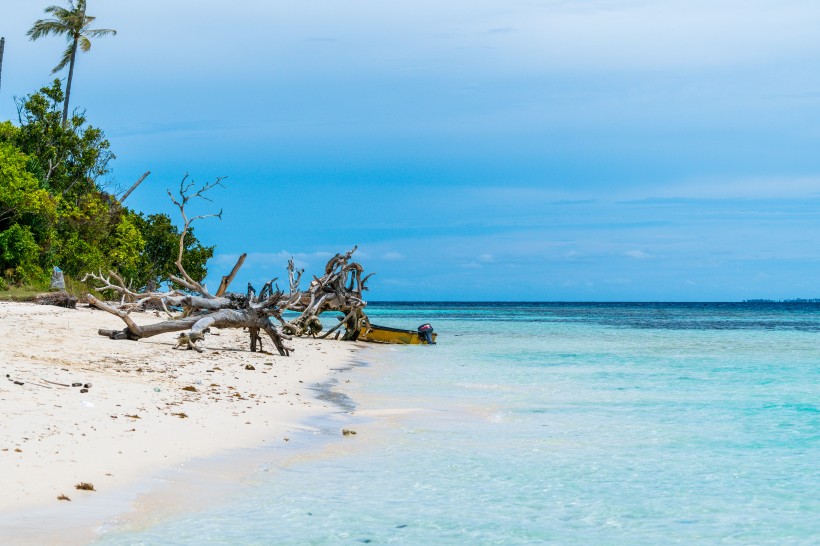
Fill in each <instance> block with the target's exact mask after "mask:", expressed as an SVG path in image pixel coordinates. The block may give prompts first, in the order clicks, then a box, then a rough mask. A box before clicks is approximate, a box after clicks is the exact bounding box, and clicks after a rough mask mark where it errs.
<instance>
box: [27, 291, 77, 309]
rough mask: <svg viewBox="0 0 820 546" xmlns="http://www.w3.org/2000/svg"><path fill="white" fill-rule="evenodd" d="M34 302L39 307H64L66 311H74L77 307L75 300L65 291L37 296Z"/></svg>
mask: <svg viewBox="0 0 820 546" xmlns="http://www.w3.org/2000/svg"><path fill="white" fill-rule="evenodd" d="M34 302H35V303H37V304H39V305H55V306H57V307H66V308H68V309H74V308H76V307H77V298H75V297H74V296H72V295H71V294H69V293H68V292H65V291H61V292H49V293H46V294H38V295H37V296H36V297H35V298H34Z"/></svg>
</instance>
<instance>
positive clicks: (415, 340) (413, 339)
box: [359, 324, 436, 345]
mask: <svg viewBox="0 0 820 546" xmlns="http://www.w3.org/2000/svg"><path fill="white" fill-rule="evenodd" d="M359 341H372V342H373V343H400V344H404V345H427V343H426V342H425V341H422V339H421V337H420V336H419V333H418V331H417V330H402V329H401V328H390V327H388V326H376V325H375V324H371V325H370V331H369V332H368V331H367V327H365V326H363V327H362V329H361V330H360V331H359ZM435 342H436V333H435V332H433V343H435Z"/></svg>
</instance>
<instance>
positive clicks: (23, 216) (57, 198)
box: [0, 80, 213, 288]
mask: <svg viewBox="0 0 820 546" xmlns="http://www.w3.org/2000/svg"><path fill="white" fill-rule="evenodd" d="M62 102H63V92H62V89H61V87H60V82H59V80H57V81H55V82H54V84H53V85H51V86H50V87H45V88H43V89H41V90H40V91H39V92H37V93H34V94H33V95H30V96H28V97H26V98H24V99H22V100H21V101H19V103H18V111H19V118H18V122H19V125H17V126H15V125H14V124H12V123H11V122H3V123H0V278H2V279H3V283H2V284H0V288H2V287H3V286H8V285H10V284H11V285H13V284H24V283H35V284H36V283H41V282H43V281H44V280H46V279H47V277H48V275H49V272H50V270H51V268H52V266H54V265H58V266H59V267H61V268H62V269H63V271H64V272H65V273H66V274H67V275H69V276H70V277H74V278H79V277H81V276H83V275H84V274H85V273H87V272H90V271H100V270H101V271H103V272H107V271H108V270H109V269H113V270H116V271H118V272H119V273H120V274H121V275H122V276H123V277H124V278H126V279H127V280H129V281H131V282H132V283H133V286H134V287H135V288H143V287H145V286H146V285H149V284H151V285H159V284H161V283H163V282H167V281H168V277H169V275H171V274H174V273H175V272H176V267H175V266H174V262H175V261H176V258H177V254H178V249H179V235H180V233H179V230H178V229H177V228H176V226H174V224H173V223H172V222H171V219H170V218H169V217H168V216H167V215H164V214H154V215H150V216H147V217H146V216H144V215H143V214H139V213H136V212H134V211H132V210H129V209H128V208H126V207H123V206H122V205H121V204H120V203H119V201H118V200H117V199H116V197H114V196H113V195H111V194H109V193H107V192H106V191H105V188H104V187H103V185H102V184H100V182H99V181H100V180H103V179H104V177H106V176H107V175H109V174H110V162H111V161H112V160H113V159H114V154H113V153H112V152H111V151H110V150H109V142H108V140H107V139H106V138H105V134H104V133H103V131H101V130H100V129H97V128H95V127H91V126H89V125H87V124H86V119H85V115H84V114H80V113H75V114H74V115H72V116H70V117H69V118H68V120H67V122H66V123H65V125H63V123H62V112H61V106H62ZM185 243H186V245H185V248H186V252H185V257H184V260H183V263H184V264H185V266H186V269H187V271H188V273H189V274H190V275H191V276H193V277H194V278H196V279H198V280H201V279H203V278H204V277H205V275H206V274H207V270H206V268H205V263H206V262H207V260H208V259H209V258H210V257H211V256H212V255H213V247H206V246H202V245H201V244H200V243H199V241H198V240H197V239H196V237H195V236H194V235H193V233H192V232H189V234H188V235H187V236H186V239H185Z"/></svg>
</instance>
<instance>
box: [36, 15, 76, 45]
mask: <svg viewBox="0 0 820 546" xmlns="http://www.w3.org/2000/svg"><path fill="white" fill-rule="evenodd" d="M70 32H71V29H70V28H69V27H68V26H67V25H66V24H65V23H63V22H62V21H57V20H54V19H39V20H37V21H35V22H34V25H32V27H31V29H30V30H29V31H28V32H27V33H26V35H27V36H28V37H29V38H30V39H31V40H38V39H40V38H42V37H43V36H49V35H51V34H53V35H55V36H60V35H61V34H68V33H70Z"/></svg>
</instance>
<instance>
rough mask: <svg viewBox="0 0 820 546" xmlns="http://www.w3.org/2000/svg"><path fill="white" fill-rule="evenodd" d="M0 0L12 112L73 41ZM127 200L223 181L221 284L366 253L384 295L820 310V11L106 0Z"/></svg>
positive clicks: (625, 1) (107, 103)
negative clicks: (38, 35) (36, 30)
mask: <svg viewBox="0 0 820 546" xmlns="http://www.w3.org/2000/svg"><path fill="white" fill-rule="evenodd" d="M49 3H52V2H51V1H49V0H45V1H43V2H39V1H26V2H22V1H19V0H14V1H12V0H0V8H1V9H0V12H2V13H3V19H2V21H0V35H2V36H5V37H6V58H5V62H4V65H3V80H2V90H0V119H7V118H14V116H15V109H14V104H13V101H12V96H14V95H17V96H21V95H25V94H27V93H30V92H32V91H33V90H35V89H37V88H39V87H40V86H42V85H44V84H46V83H47V82H48V81H49V80H50V76H49V72H50V69H51V67H53V66H54V65H55V64H56V62H57V59H58V57H59V54H60V52H61V51H62V48H63V47H64V44H63V42H61V41H60V40H59V39H56V38H50V39H43V40H40V41H38V42H36V43H31V42H29V41H27V39H26V38H25V31H26V30H27V29H28V28H29V27H30V26H31V23H32V22H33V21H34V20H35V19H37V18H39V17H41V16H42V8H43V7H45V6H46V5H47V4H49ZM89 13H91V14H92V15H96V16H97V17H98V20H97V23H98V26H100V27H112V28H116V29H117V30H118V31H119V34H118V36H116V37H113V38H105V39H100V40H97V41H96V42H95V43H94V45H93V47H92V50H91V52H90V53H88V54H84V55H82V56H80V58H79V60H78V64H77V69H76V74H75V83H74V89H73V94H72V98H73V100H74V102H73V104H74V105H76V106H82V107H85V108H86V109H87V112H88V117H89V119H90V120H91V122H92V123H93V124H94V125H97V126H99V127H102V128H103V129H104V130H105V131H106V133H107V135H108V136H109V138H110V140H111V143H112V148H113V150H114V152H115V153H116V154H117V156H118V159H117V160H116V162H115V163H114V165H113V167H114V173H113V176H112V179H111V180H110V183H111V184H113V185H115V186H116V185H119V186H121V187H122V186H125V187H127V186H128V185H130V183H131V182H132V181H134V180H136V179H137V178H138V177H139V175H140V174H142V172H144V171H146V170H151V171H152V173H153V174H152V175H151V177H149V178H148V179H147V181H146V182H145V183H144V184H143V186H141V187H140V189H139V190H138V192H136V193H135V194H134V195H133V196H132V197H130V198H129V202H128V204H129V205H131V206H133V207H135V208H137V209H139V210H143V211H146V212H155V211H164V212H169V213H171V214H172V216H173V210H172V209H171V206H170V202H169V201H167V197H166V196H165V189H166V188H168V187H174V186H175V185H176V184H178V181H179V180H180V179H181V177H182V176H183V175H184V174H185V173H186V172H189V173H190V174H191V175H192V176H193V177H194V178H195V179H197V180H202V181H206V180H210V179H213V178H214V177H216V176H227V177H228V178H227V180H226V184H227V187H226V188H224V189H220V190H218V191H217V192H214V194H213V197H214V198H215V199H217V200H218V205H217V206H221V207H222V208H223V209H224V215H223V220H222V221H221V222H219V221H206V222H204V223H201V224H200V225H199V226H197V232H198V234H199V235H200V236H201V238H203V239H204V240H205V241H207V242H209V243H211V244H216V245H217V256H216V257H215V258H214V260H213V261H212V262H211V268H210V269H211V272H212V274H211V277H210V280H209V282H210V283H211V284H213V283H215V282H216V279H218V277H219V275H221V274H224V273H225V272H226V270H227V269H229V268H230V267H231V266H232V265H233V261H234V260H235V258H236V256H237V255H238V254H239V253H241V252H244V251H247V252H249V254H250V256H249V259H248V261H247V262H246V265H245V268H244V269H243V274H242V275H240V277H239V279H238V281H237V287H241V286H243V285H244V282H246V281H247V280H251V281H253V282H254V283H257V284H261V283H262V282H263V280H264V279H266V278H269V277H271V276H276V275H281V274H282V272H283V268H284V266H285V264H286V262H287V258H288V257H289V256H291V255H294V256H296V258H297V260H298V261H299V262H300V263H302V264H303V265H304V266H306V267H307V268H308V270H309V271H311V270H313V271H317V270H318V269H319V268H321V267H322V266H323V264H324V261H325V259H326V257H327V256H328V255H330V254H332V253H335V252H337V251H342V250H346V249H348V248H350V247H352V246H353V245H354V244H358V245H359V247H360V251H359V253H358V256H359V259H360V261H361V262H362V263H363V264H364V266H365V268H366V269H367V270H368V271H375V272H376V273H377V275H376V276H375V277H373V279H372V282H371V292H370V293H369V298H370V299H372V300H395V299H410V300H419V299H438V300H440V299H463V300H684V301H692V300H738V299H745V298H790V297H818V296H820V283H818V281H817V277H818V272H820V214H818V211H819V210H820V153H818V152H819V151H820V124H819V123H818V122H820V63H818V59H820V39H818V37H817V28H820V3H818V2H816V0H815V1H809V0H744V1H740V0H712V1H701V0H686V1H678V0H645V1H642V0H553V1H535V0H531V1H524V0H506V1H500V0H498V1H483V0H471V1H462V0H456V1H449V2H441V1H438V2H432V1H426V0H416V1H414V2H384V1H383V0H382V1H375V0H373V1H360V0H351V1H348V2H331V1H326V0H317V1H312V2H304V1H288V2H278V1H257V0H244V1H242V2H234V3H225V2H211V1H203V0H199V1H193V0H175V1H174V2H160V1H158V0H142V1H140V2H137V3H134V2H125V1H120V0H105V1H102V0H89Z"/></svg>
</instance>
